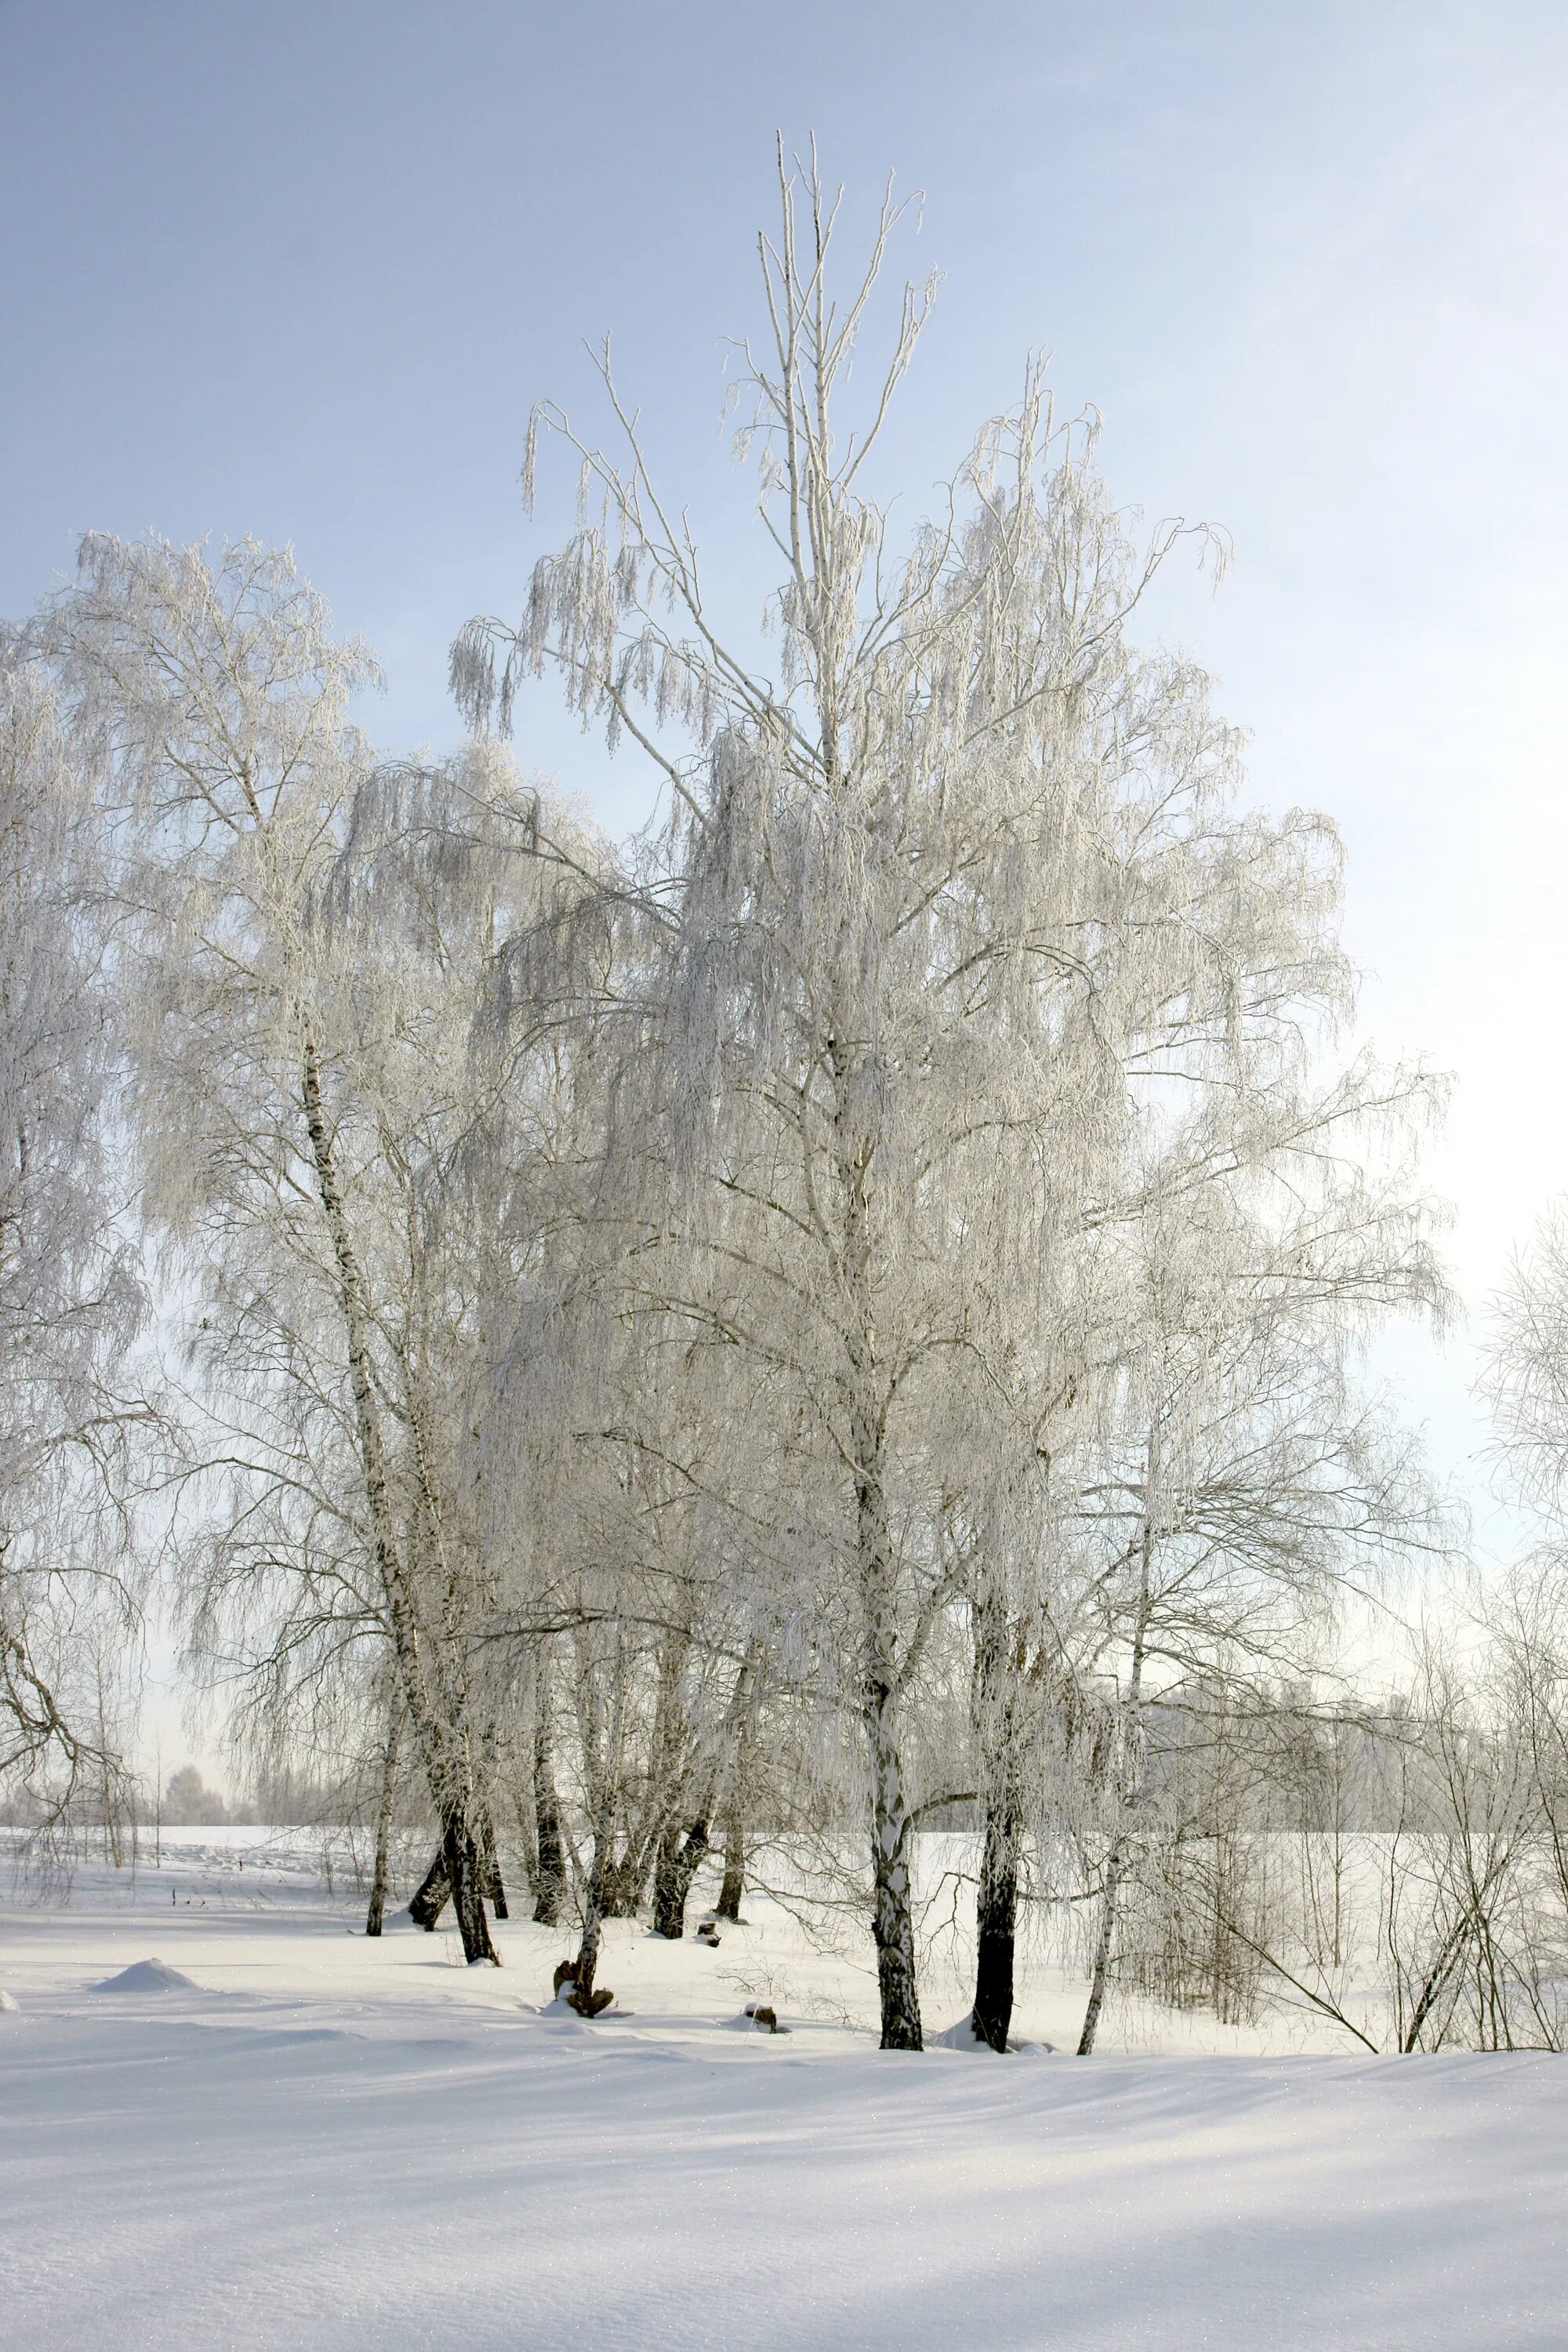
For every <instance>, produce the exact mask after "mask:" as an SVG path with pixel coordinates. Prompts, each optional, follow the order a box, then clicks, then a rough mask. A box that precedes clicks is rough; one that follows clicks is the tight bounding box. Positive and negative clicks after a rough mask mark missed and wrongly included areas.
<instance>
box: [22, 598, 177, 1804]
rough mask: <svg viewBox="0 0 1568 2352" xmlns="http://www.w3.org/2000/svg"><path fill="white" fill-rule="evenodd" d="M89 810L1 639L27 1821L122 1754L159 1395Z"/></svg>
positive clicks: (54, 730)
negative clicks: (118, 1108) (125, 1659)
mask: <svg viewBox="0 0 1568 2352" xmlns="http://www.w3.org/2000/svg"><path fill="white" fill-rule="evenodd" d="M91 818H92V812H91V806H90V801H89V796H88V794H87V793H85V792H84V790H83V786H82V780H81V777H80V774H79V770H78V768H77V766H76V763H75V761H74V760H73V758H72V753H71V746H70V743H69V740H68V733H67V730H66V728H65V726H64V724H63V722H62V715H61V712H60V709H59V705H58V699H57V697H56V695H55V692H54V690H53V686H52V682H51V680H50V677H49V676H48V673H47V668H46V667H45V666H44V665H43V664H42V663H41V662H39V661H38V660H37V658H36V657H34V656H32V655H31V654H30V653H29V652H28V650H27V649H26V646H25V645H24V644H23V643H22V642H20V641H19V640H15V639H13V640H11V641H9V642H5V641H0V1424H3V1427H0V1790H4V1791H5V1793H6V1794H7V1795H9V1796H11V1797H12V1798H13V1799H15V1800H16V1801H18V1802H20V1803H21V1805H22V1807H23V1811H24V1817H25V1818H30V1819H31V1820H33V1821H34V1822H49V1821H51V1820H57V1819H58V1818H59V1817H60V1816H61V1815H62V1814H63V1813H64V1812H65V1811H66V1810H68V1808H69V1806H70V1805H71V1803H72V1802H73V1801H80V1800H81V1799H82V1798H83V1797H84V1796H85V1795H88V1794H89V1793H90V1794H92V1795H95V1796H98V1797H100V1798H104V1799H107V1798H108V1796H109V1793H110V1784H112V1783H114V1782H116V1781H117V1780H119V1778H120V1776H121V1772H122V1769H123V1765H122V1758H121V1753H120V1749H119V1742H118V1741H117V1740H115V1739H113V1738H110V1727H109V1721H108V1717H107V1715H106V1712H105V1707H104V1704H103V1694H104V1692H105V1690H106V1689H109V1690H111V1691H112V1690H114V1689H115V1688H116V1687H117V1686H119V1685H121V1683H122V1681H123V1677H122V1676H121V1674H120V1673H119V1672H118V1671H117V1668H116V1664H115V1660H116V1658H117V1657H119V1656H121V1655H123V1654H125V1653H126V1652H127V1650H128V1649H129V1651H130V1653H131V1654H134V1649H135V1643H136V1638H137V1623H138V1618H137V1607H136V1602H137V1597H138V1596H137V1588H138V1585H139V1583H140V1581H141V1580H140V1579H139V1578H138V1576H137V1574H136V1572H135V1570H134V1567H133V1564H132V1558H131V1555H130V1552H129V1550H128V1548H127V1546H126V1545H125V1543H124V1541H123V1540H122V1537H123V1533H124V1529H123V1526H122V1525H121V1524H120V1523H117V1518H116V1511H115V1502H116V1496H117V1494H119V1495H121V1496H122V1495H123V1491H124V1489H123V1473H124V1470H125V1467H126V1458H127V1448H128V1446H129V1445H130V1444H132V1441H133V1439H134V1437H135V1435H136V1433H137V1431H138V1429H139V1427H141V1426H143V1425H144V1424H145V1423H146V1422H147V1420H148V1419H149V1416H150V1411H151V1408H150V1407H149V1405H148V1404H147V1403H146V1402H142V1401H139V1400H138V1399H137V1397H136V1395H135V1394H134V1393H133V1391H132V1385H131V1382H130V1380H129V1376H128V1372H127V1370H126V1357H127V1351H128V1349H129V1348H130V1345H131V1342H132V1339H134V1337H135V1335H136V1332H137V1330H138V1328H140V1325H141V1322H142V1314H143V1307H144V1298H143V1293H142V1286H141V1282H140V1278H139V1269H138V1266H137V1263H136V1257H135V1253H134V1248H133V1236H132V1230H131V1228H130V1225H129V1223H128V1213H129V1209H130V1202H129V1199H128V1190H129V1188H128V1187H127V1186H126V1185H125V1184H124V1183H123V1181H121V1175H120V1171H119V1169H118V1168H117V1165H116V1160H115V1155H114V1151H113V1148H112V1140H111V1136H110V1128H109V1124H108V1121H109V1115H110V1085H111V1080H112V1077H113V1075H114V1063H115V1053H116V1035H115V1019H114V1016H115V1013H116V1011H117V1007H116V1005H115V1003H114V1000H113V997H112V995H111V992H110V986H109V983H108V982H107V980H106V976H105V971H104V965H103V957H104V952H105V940H104V934H103V931H102V929H101V926H100V921H99V920H98V917H99V915H100V913H101V893H100V879H101V877H100V868H99V861H98V843H97V837H96V832H95V829H94V826H93V824H92V821H91ZM121 1212H124V1213H125V1214H122V1213H121ZM122 1696H125V1697H127V1698H128V1697H129V1694H122ZM121 1728H122V1730H129V1728H130V1726H129V1722H126V1723H125V1724H124V1725H123V1726H122V1727H121Z"/></svg>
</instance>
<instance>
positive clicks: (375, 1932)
mask: <svg viewBox="0 0 1568 2352" xmlns="http://www.w3.org/2000/svg"><path fill="white" fill-rule="evenodd" d="M403 1712H404V1710H403V1701H402V1698H401V1697H400V1696H397V1695H394V1696H393V1699H392V1702H391V1705H390V1706H388V1708H387V1721H386V1752H385V1755H384V1758H383V1760H382V1768H381V1803H380V1805H379V1806H378V1807H377V1809H376V1816H375V1867H374V1871H373V1873H372V1875H371V1882H370V1908H369V1910H368V1911H367V1912H366V1914H365V1922H364V1932H365V1934H366V1935H367V1936H379V1935H380V1933H381V1921H382V1915H383V1913H384V1910H385V1908H386V1889H387V1881H388V1878H389V1876H390V1865H391V1854H392V1809H393V1803H394V1801H395V1797H396V1794H397V1759H398V1750H399V1748H401V1747H402V1745H403Z"/></svg>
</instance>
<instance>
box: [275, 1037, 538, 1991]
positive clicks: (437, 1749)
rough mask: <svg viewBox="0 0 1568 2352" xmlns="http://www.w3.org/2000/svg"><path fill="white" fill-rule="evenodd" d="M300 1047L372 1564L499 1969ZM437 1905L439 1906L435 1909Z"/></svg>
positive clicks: (478, 1947) (316, 1102)
mask: <svg viewBox="0 0 1568 2352" xmlns="http://www.w3.org/2000/svg"><path fill="white" fill-rule="evenodd" d="M302 1049H303V1050H302V1066H301V1086H300V1093H301V1098H302V1102H303V1108H304V1112H305V1125H306V1130H307V1132H308V1134H309V1137H310V1155H311V1159H312V1161H313V1163H314V1167H315V1172H316V1183H317V1189H318V1192H319V1194H320V1197H321V1211H322V1214H323V1216H324V1217H325V1219H326V1223H327V1230H328V1233H329V1235H330V1236H331V1246H332V1255H333V1259H334V1261H335V1264H336V1267H337V1276H338V1303H339V1307H340V1310H341V1312H342V1320H343V1330H344V1336H345V1338H346V1340H347V1344H348V1359H349V1380H350V1384H351V1388H352V1391H353V1405H354V1426H355V1434H356V1437H357V1439H358V1445H359V1455H360V1467H361V1471H362V1474H363V1478H364V1486H365V1500H366V1503H367V1506H368V1508H369V1512H370V1523H371V1534H372V1538H373V1542H374V1551H375V1560H376V1567H377V1570H379V1573H380V1577H381V1583H382V1590H383V1591H384V1594H385V1596H386V1601H387V1608H388V1613H389V1615H390V1617H391V1620H392V1630H393V1640H394V1645H395V1651H396V1655H397V1661H398V1664H399V1667H400V1669H401V1671H402V1675H403V1684H404V1696H405V1700H406V1702H407V1706H408V1711H409V1715H410V1717H411V1719H412V1721H413V1724H414V1727H415V1732H416V1736H417V1737H418V1738H419V1742H420V1746H421V1748H422V1750H423V1755H424V1761H425V1768H426V1774H427V1776H428V1778H429V1781H430V1792H431V1795H432V1797H433V1798H434V1799H435V1801H436V1806H437V1812H438V1814H439V1816H440V1820H441V1845H442V1855H443V1859H444V1861H445V1864H446V1869H447V1882H448V1885H450V1887H451V1889H452V1891H453V1895H454V1896H455V1899H456V1904H457V1912H458V1930H459V1932H460V1934H461V1936H462V1938H463V1958H465V1959H466V1960H467V1961H468V1963H469V1964H470V1966H471V1965H472V1964H473V1963H474V1962H476V1961H478V1960H489V1961H490V1962H491V1963H492V1964H493V1965H494V1966H496V1967H499V1966H500V1955H499V1953H498V1952H497V1950H496V1948H495V1946H494V1945H493V1943H492V1942H491V1941H490V1933H489V1922H488V1921H487V1919H486V1917H485V1907H484V1900H483V1894H482V1881H481V1879H480V1876H479V1872H480V1862H479V1850H478V1846H477V1844H476V1842H475V1839H474V1835H473V1832H472V1830H471V1828H470V1827H469V1825H468V1822H467V1820H466V1818H465V1805H464V1798H465V1796H466V1794H467V1791H466V1790H465V1788H464V1786H463V1776H461V1775H460V1774H459V1772H458V1770H456V1769H454V1765H455V1759H454V1756H453V1753H452V1749H453V1744H454V1743H453V1727H450V1726H447V1725H444V1724H441V1723H439V1722H438V1721H437V1719H436V1716H435V1712H434V1710H433V1709H432V1708H431V1707H430V1706H429V1705H428V1704H427V1701H426V1693H425V1687H424V1674H423V1669H422V1662H421V1659H420V1651H419V1641H418V1634H417V1627H416V1618H415V1614H414V1610H413V1607H412V1605H411V1600H410V1595H409V1592H408V1590H407V1583H406V1580H405V1572H404V1564H403V1559H402V1557H401V1552H400V1549H399V1546H398V1541H397V1532H396V1526H395V1519H394V1515H393V1509H392V1500H391V1496H390V1493H389V1491H388V1486H387V1476H386V1455H385V1449H384V1445H383V1444H382V1436H381V1426H380V1423H379V1420H378V1417H377V1413H376V1405H375V1391H374V1381H373V1379H372V1372H371V1356H370V1337H369V1328H368V1318H367V1315H366V1310H365V1304H364V1286H363V1280H362V1278H361V1275H360V1269H359V1261H358V1259H357V1257H356V1255H355V1253H354V1248H353V1239H352V1236H351V1235H350V1233H349V1223H348V1215H347V1212H346V1210H345V1207H344V1204H343V1199H342V1190H341V1188H340V1186H339V1182H338V1174H337V1169H336V1167H335V1165H334V1163H333V1159H332V1148H331V1137H330V1136H329V1134H328V1132H327V1121H326V1113H325V1110H324V1108H323V1106H322V1101H321V1060H320V1056H319V1054H318V1051H317V1047H316V1042H315V1038H314V1035H313V1034H312V1032H311V1030H310V1026H309V1024H307V1025H306V1028H305V1032H304V1036H303V1040H302ZM411 1907H412V1906H411ZM439 1908H440V1906H439V1905H437V1911H438V1910H439ZM431 1924H432V1925H433V1924H434V1921H432V1923H431Z"/></svg>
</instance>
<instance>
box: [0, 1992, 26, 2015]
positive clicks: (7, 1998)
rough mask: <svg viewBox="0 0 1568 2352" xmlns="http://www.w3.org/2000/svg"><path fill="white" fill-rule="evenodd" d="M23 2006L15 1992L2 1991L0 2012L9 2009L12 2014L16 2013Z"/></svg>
mask: <svg viewBox="0 0 1568 2352" xmlns="http://www.w3.org/2000/svg"><path fill="white" fill-rule="evenodd" d="M21 2006H22V2004H21V2002H20V2001H19V2000H17V1998H16V1994H15V1993H14V1992H5V1991H0V2012H4V2011H6V2010H9V2011H11V2012H12V2014H13V2015H15V2014H16V2011H17V2010H19V2009H20V2008H21Z"/></svg>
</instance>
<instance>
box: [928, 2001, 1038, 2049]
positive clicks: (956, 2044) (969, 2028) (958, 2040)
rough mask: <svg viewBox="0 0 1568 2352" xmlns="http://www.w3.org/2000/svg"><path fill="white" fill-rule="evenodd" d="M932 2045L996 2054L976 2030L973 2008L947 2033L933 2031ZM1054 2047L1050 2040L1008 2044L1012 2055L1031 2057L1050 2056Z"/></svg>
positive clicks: (937, 2047)
mask: <svg viewBox="0 0 1568 2352" xmlns="http://www.w3.org/2000/svg"><path fill="white" fill-rule="evenodd" d="M1054 2048H1055V2044H1054V2043H1053V2042H1008V2044H1007V2050H1008V2054H1009V2055H1010V2056H1011V2055H1014V2054H1017V2055H1023V2054H1025V2053H1027V2054H1028V2055H1029V2056H1031V2057H1038V2056H1040V2054H1041V2053H1045V2054H1047V2056H1048V2055H1049V2054H1050V2053H1051V2052H1052V2051H1053V2050H1054ZM931 2049H933V2050H974V2051H980V2050H983V2051H984V2053H985V2054H986V2056H987V2057H988V2058H994V2057H995V2055H996V2053H995V2051H994V2050H993V2049H992V2047H991V2044H990V2043H989V2042H985V2041H983V2040H982V2038H981V2036H980V2035H979V2034H978V2033H977V2032H975V2030H974V2012H973V2010H972V2011H970V2013H969V2015H968V2016H967V2017H961V2018H960V2019H959V2021H958V2023H957V2024H956V2025H950V2026H949V2027H948V2029H947V2032H945V2033H933V2034H932V2036H931Z"/></svg>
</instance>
